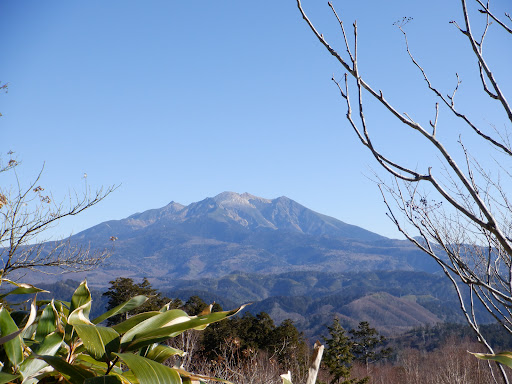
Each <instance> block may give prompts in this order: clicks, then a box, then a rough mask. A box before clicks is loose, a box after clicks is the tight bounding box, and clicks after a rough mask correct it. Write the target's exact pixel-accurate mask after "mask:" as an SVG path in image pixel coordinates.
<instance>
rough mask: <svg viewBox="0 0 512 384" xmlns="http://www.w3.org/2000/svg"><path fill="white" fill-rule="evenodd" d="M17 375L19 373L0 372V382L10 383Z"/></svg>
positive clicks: (3, 383)
mask: <svg viewBox="0 0 512 384" xmlns="http://www.w3.org/2000/svg"><path fill="white" fill-rule="evenodd" d="M18 377H20V375H10V374H8V373H5V372H0V384H6V383H12V382H13V381H14V380H16V379H17V378H18Z"/></svg>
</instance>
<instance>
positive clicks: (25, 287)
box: [0, 279, 48, 300]
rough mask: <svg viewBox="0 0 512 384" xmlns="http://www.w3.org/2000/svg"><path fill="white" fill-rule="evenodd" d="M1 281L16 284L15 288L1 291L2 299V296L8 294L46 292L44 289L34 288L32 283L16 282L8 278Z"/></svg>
mask: <svg viewBox="0 0 512 384" xmlns="http://www.w3.org/2000/svg"><path fill="white" fill-rule="evenodd" d="M1 282H2V283H3V282H6V283H9V284H12V285H14V286H16V288H15V289H13V290H12V291H10V292H7V293H2V294H1V295H0V300H1V299H3V298H4V297H6V296H8V295H26V294H29V293H37V292H48V291H46V290H44V289H40V288H36V287H34V286H33V285H30V284H22V283H16V282H14V281H12V280H9V279H1Z"/></svg>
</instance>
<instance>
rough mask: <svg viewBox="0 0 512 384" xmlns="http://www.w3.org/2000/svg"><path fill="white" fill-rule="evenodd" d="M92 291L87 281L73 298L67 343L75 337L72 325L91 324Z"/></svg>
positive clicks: (70, 307) (67, 330)
mask: <svg viewBox="0 0 512 384" xmlns="http://www.w3.org/2000/svg"><path fill="white" fill-rule="evenodd" d="M91 300H92V298H91V291H89V287H88V286H87V280H84V281H82V282H81V283H80V285H79V286H78V288H77V289H76V290H75V293H73V296H72V297H71V304H70V306H69V315H68V319H67V320H68V325H66V342H69V341H70V340H71V338H72V337H73V328H72V327H71V325H70V324H72V323H73V322H75V323H90V321H89V313H90V311H91Z"/></svg>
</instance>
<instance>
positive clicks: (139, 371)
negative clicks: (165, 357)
mask: <svg viewBox="0 0 512 384" xmlns="http://www.w3.org/2000/svg"><path fill="white" fill-rule="evenodd" d="M116 355H117V356H119V357H120V358H121V360H123V362H124V363H125V364H126V365H127V366H128V368H130V370H131V371H132V372H133V374H134V375H135V377H136V378H137V380H138V381H139V384H154V383H158V384H182V381H181V377H180V375H179V374H178V372H176V371H175V370H174V369H172V368H169V367H166V366H165V365H162V364H159V363H156V362H154V361H152V360H149V359H146V358H145V357H142V356H136V355H132V354H131V353H117V354H116Z"/></svg>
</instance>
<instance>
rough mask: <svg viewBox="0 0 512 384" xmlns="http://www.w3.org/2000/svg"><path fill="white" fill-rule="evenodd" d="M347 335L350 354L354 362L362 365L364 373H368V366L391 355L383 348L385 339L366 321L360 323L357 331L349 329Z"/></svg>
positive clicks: (388, 349) (387, 349) (388, 350)
mask: <svg viewBox="0 0 512 384" xmlns="http://www.w3.org/2000/svg"><path fill="white" fill-rule="evenodd" d="M349 333H350V334H351V335H352V336H351V337H350V339H351V342H352V347H351V352H352V354H353V355H354V360H356V361H360V362H361V363H364V364H365V366H366V372H367V373H368V372H369V364H370V363H374V362H376V361H379V360H382V359H385V358H387V357H389V356H390V355H391V351H392V350H391V348H383V344H384V343H385V342H386V338H385V337H384V336H382V335H380V334H379V332H377V330H376V329H375V328H372V327H370V324H369V323H368V322H367V321H361V322H360V323H359V325H358V326H357V329H351V330H350V331H349Z"/></svg>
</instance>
